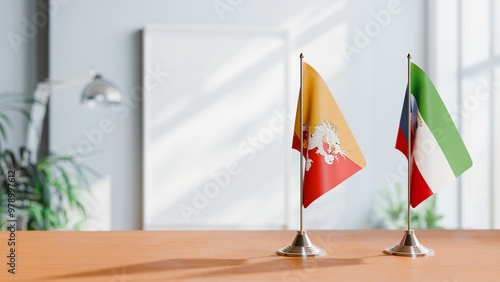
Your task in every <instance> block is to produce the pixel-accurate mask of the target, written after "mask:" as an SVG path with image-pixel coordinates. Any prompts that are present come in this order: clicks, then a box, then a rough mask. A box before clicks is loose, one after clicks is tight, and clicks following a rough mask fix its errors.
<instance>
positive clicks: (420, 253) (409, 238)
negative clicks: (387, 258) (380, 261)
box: [384, 230, 434, 257]
mask: <svg viewBox="0 0 500 282" xmlns="http://www.w3.org/2000/svg"><path fill="white" fill-rule="evenodd" d="M384 253H386V254H388V255H396V256H405V257H424V256H433V255H434V250H433V249H428V248H426V247H425V246H424V245H422V244H420V243H419V242H418V239H417V236H416V235H415V233H414V232H413V230H405V234H404V235H403V238H401V242H399V244H396V245H394V246H392V247H389V248H386V249H385V250H384Z"/></svg>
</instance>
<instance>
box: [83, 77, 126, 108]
mask: <svg viewBox="0 0 500 282" xmlns="http://www.w3.org/2000/svg"><path fill="white" fill-rule="evenodd" d="M95 101H97V102H102V103H106V104H118V103H121V102H122V95H121V94H120V91H119V90H118V88H117V87H116V86H115V85H114V84H113V83H111V82H109V81H108V80H105V79H104V78H102V76H101V75H99V74H98V75H96V76H95V77H94V79H93V80H92V81H91V82H90V83H89V84H88V85H87V86H86V87H85V89H84V90H83V93H82V103H90V104H93V103H94V102H95Z"/></svg>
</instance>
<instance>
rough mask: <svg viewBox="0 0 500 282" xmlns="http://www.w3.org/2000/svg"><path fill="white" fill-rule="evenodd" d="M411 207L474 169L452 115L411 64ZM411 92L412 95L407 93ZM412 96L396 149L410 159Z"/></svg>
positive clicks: (437, 94) (405, 111) (421, 73)
mask: <svg viewBox="0 0 500 282" xmlns="http://www.w3.org/2000/svg"><path fill="white" fill-rule="evenodd" d="M410 73H411V125H412V126H411V140H412V141H411V144H412V153H411V155H412V159H413V161H412V165H411V170H410V174H411V175H410V183H411V188H410V204H411V206H412V207H416V206H418V205H419V204H420V203H421V202H422V201H424V200H425V199H427V198H428V197H430V196H432V195H433V194H434V193H436V192H437V191H438V190H439V189H441V188H443V187H445V186H446V185H448V184H449V183H450V182H451V181H453V180H454V179H456V178H457V177H458V176H459V175H460V174H462V173H463V172H464V171H466V170H467V169H468V168H470V167H471V166H472V160H471V157H470V156H469V153H468V152H467V149H466V148H465V145H464V143H463V141H462V138H460V134H459V133H458V130H457V128H456V127H455V124H454V123H453V120H452V119H451V117H450V114H449V113H448V111H447V110H446V107H445V105H444V103H443V101H442V100H441V97H440V96H439V93H438V92H437V90H436V88H435V87H434V85H433V84H432V82H431V80H430V79H429V78H428V77H427V75H426V74H425V72H424V71H423V70H422V69H420V68H419V67H418V66H417V65H415V64H413V63H412V64H411V72H410ZM406 92H408V91H406ZM407 101H408V94H406V95H405V103H404V105H403V111H402V113H401V120H400V123H399V130H398V136H397V139H396V149H398V150H400V151H401V152H402V153H403V154H405V156H406V157H407V158H408V103H407Z"/></svg>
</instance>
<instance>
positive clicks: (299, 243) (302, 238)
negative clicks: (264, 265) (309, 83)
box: [276, 53, 326, 257]
mask: <svg viewBox="0 0 500 282" xmlns="http://www.w3.org/2000/svg"><path fill="white" fill-rule="evenodd" d="M303 58H304V55H302V53H300V93H299V97H300V98H299V101H300V102H299V103H300V105H299V108H300V111H299V112H300V113H299V115H300V118H299V119H300V230H299V231H297V235H295V239H294V240H293V242H292V243H291V244H290V245H288V246H286V247H284V248H281V249H279V250H278V251H277V252H276V253H277V254H278V255H280V256H289V257H310V256H322V255H325V254H326V251H325V250H323V249H321V248H318V247H316V246H315V245H314V244H313V243H312V242H311V240H310V239H309V236H307V231H306V230H304V225H303V220H302V215H303V211H304V206H303V199H304V95H303V94H304V91H303V90H304V89H303V88H304V75H303V72H302V66H303Z"/></svg>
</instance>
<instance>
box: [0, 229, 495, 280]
mask: <svg viewBox="0 0 500 282" xmlns="http://www.w3.org/2000/svg"><path fill="white" fill-rule="evenodd" d="M308 234H309V237H310V238H311V240H312V241H313V243H315V244H316V245H318V246H320V247H323V248H325V249H326V250H327V252H328V254H327V255H326V256H323V257H319V258H307V259H301V258H288V257H280V256H277V255H276V254H275V252H276V250H277V249H278V248H281V247H284V246H285V245H287V244H289V243H291V241H292V239H293V238H294V236H295V231H112V232H66V231H51V232H47V231H28V232H27V231H24V232H23V231H18V232H17V233H16V242H17V244H16V274H15V275H13V274H10V273H8V272H7V269H8V266H7V264H6V263H7V262H8V258H6V256H8V255H9V250H8V248H9V247H8V246H7V239H8V238H9V235H10V233H8V232H0V257H1V258H2V259H0V281H137V282H139V281H141V282H142V281H180V280H189V281H191V280H195V281H196V280H199V281H261V282H264V281H333V280H335V281H382V280H388V281H440V282H462V281H500V230H480V231H471V230H458V231H455V230H417V231H416V234H417V236H418V238H419V240H420V242H421V243H422V244H424V245H425V246H427V247H429V248H433V249H434V250H435V251H436V255H435V256H433V257H424V258H407V257H396V256H389V255H384V254H382V250H383V249H384V248H385V247H389V246H391V245H393V244H395V243H397V242H398V241H399V240H400V238H401V236H402V235H403V231H395V230H353V231H308Z"/></svg>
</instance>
